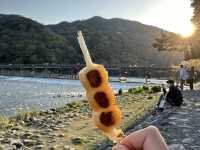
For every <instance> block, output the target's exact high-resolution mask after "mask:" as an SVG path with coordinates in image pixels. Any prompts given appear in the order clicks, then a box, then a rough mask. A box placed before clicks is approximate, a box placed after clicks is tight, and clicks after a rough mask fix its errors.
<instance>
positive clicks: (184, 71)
mask: <svg viewBox="0 0 200 150" xmlns="http://www.w3.org/2000/svg"><path fill="white" fill-rule="evenodd" d="M179 78H180V88H181V89H182V90H183V85H184V83H185V82H186V80H187V79H188V72H187V69H186V66H183V65H180V76H179Z"/></svg>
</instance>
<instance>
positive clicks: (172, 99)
mask: <svg viewBox="0 0 200 150" xmlns="http://www.w3.org/2000/svg"><path fill="white" fill-rule="evenodd" d="M167 83H168V85H169V91H168V92H167V91H166V89H165V88H164V87H163V92H164V94H163V95H161V97H160V99H159V102H158V104H157V107H158V110H160V111H163V109H164V104H165V102H168V103H169V104H170V105H171V106H181V104H182V103H183V96H182V93H181V91H180V90H179V88H178V87H177V86H175V85H174V81H173V80H168V81H167Z"/></svg>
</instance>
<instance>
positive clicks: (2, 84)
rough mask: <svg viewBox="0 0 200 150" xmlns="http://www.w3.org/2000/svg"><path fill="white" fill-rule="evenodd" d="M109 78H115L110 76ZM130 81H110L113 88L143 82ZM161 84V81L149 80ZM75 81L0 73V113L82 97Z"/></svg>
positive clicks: (58, 105)
mask: <svg viewBox="0 0 200 150" xmlns="http://www.w3.org/2000/svg"><path fill="white" fill-rule="evenodd" d="M111 80H112V81H116V80H117V78H114V77H112V78H111ZM128 81H130V82H132V83H120V82H110V84H111V86H112V88H113V89H114V90H116V91H117V90H118V89H119V88H122V89H123V90H127V89H129V88H131V87H137V86H141V85H143V84H144V79H141V78H129V79H128ZM151 82H154V83H162V82H163V80H151ZM84 98H85V93H84V89H83V87H82V86H81V84H80V81H79V80H67V79H48V78H31V77H13V76H0V115H2V116H12V115H15V114H16V113H19V112H22V111H31V110H46V109H49V108H55V107H60V106H63V104H66V103H68V102H71V101H75V100H77V99H84Z"/></svg>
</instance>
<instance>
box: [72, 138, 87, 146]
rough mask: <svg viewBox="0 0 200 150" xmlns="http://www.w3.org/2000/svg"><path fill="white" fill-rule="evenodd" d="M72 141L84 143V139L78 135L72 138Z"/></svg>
mask: <svg viewBox="0 0 200 150" xmlns="http://www.w3.org/2000/svg"><path fill="white" fill-rule="evenodd" d="M71 141H72V143H73V144H75V145H78V144H83V143H84V141H83V139H82V138H81V137H76V138H73V139H71Z"/></svg>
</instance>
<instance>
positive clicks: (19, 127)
mask: <svg viewBox="0 0 200 150" xmlns="http://www.w3.org/2000/svg"><path fill="white" fill-rule="evenodd" d="M11 129H12V130H22V129H23V128H22V126H13V127H12V128H11Z"/></svg>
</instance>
